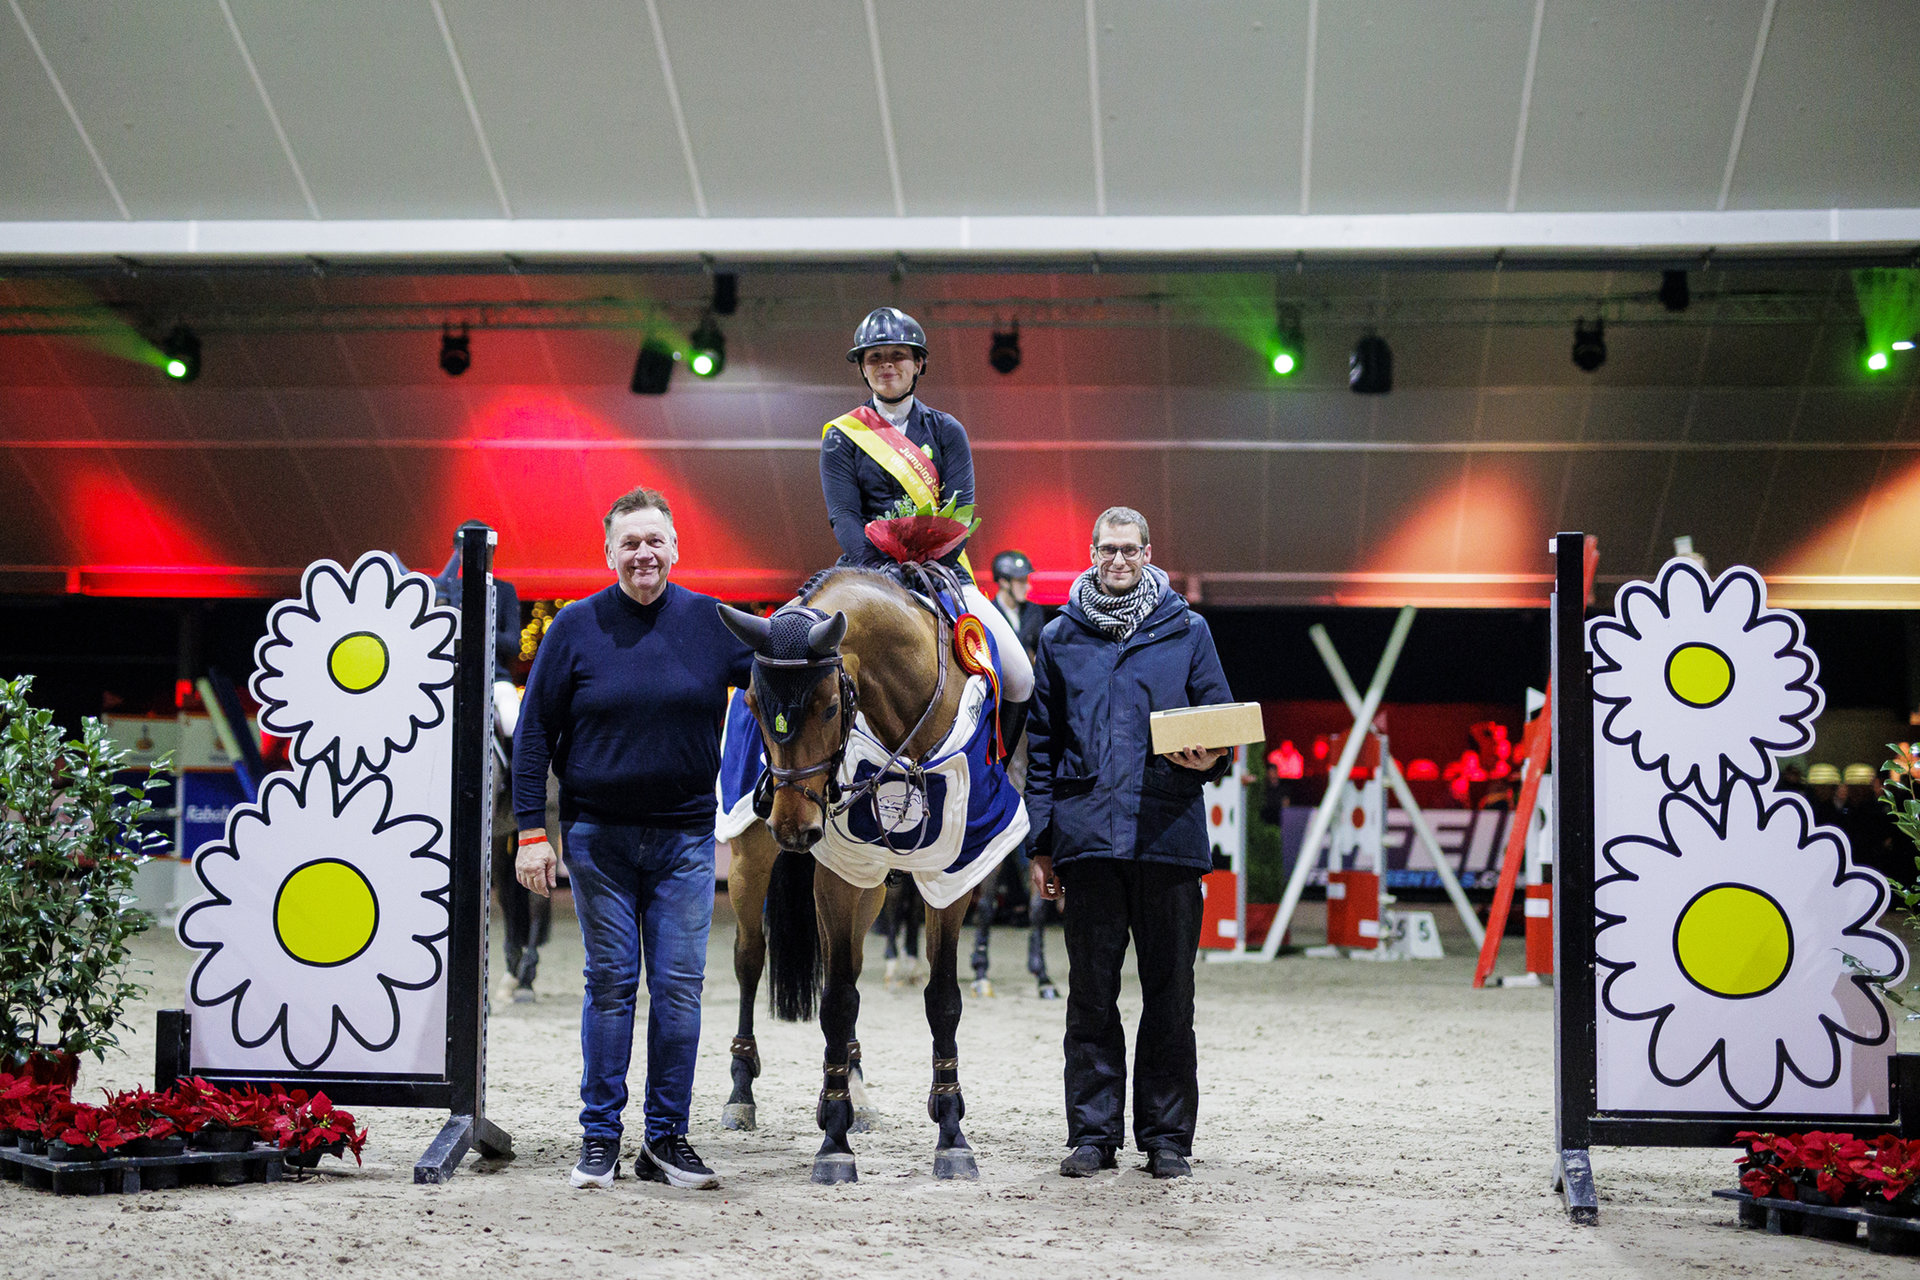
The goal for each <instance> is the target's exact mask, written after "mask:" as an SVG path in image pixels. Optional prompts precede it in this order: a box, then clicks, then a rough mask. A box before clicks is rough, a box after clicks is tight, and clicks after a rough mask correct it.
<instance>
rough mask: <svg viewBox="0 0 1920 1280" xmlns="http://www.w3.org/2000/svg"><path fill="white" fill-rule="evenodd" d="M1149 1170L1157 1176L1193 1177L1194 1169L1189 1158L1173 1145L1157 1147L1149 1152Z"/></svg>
mask: <svg viewBox="0 0 1920 1280" xmlns="http://www.w3.org/2000/svg"><path fill="white" fill-rule="evenodd" d="M1147 1172H1148V1173H1151V1174H1152V1175H1153V1176H1154V1177H1156V1178H1191V1177H1192V1176H1193V1169H1192V1167H1191V1166H1189V1165H1188V1164H1187V1158H1186V1157H1185V1156H1183V1155H1181V1154H1180V1153H1179V1152H1178V1151H1175V1150H1174V1149H1173V1148H1171V1147H1155V1148H1154V1149H1153V1150H1151V1151H1149V1152H1147Z"/></svg>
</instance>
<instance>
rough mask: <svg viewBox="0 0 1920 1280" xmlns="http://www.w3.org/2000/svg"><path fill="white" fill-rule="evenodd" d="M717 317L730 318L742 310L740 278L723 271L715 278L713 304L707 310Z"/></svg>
mask: <svg viewBox="0 0 1920 1280" xmlns="http://www.w3.org/2000/svg"><path fill="white" fill-rule="evenodd" d="M707 309H708V310H709V311H711V312H713V314H715V315H717V316H730V315H732V314H733V313H734V312H735V311H737V310H739V309H740V277H739V276H737V275H735V274H734V273H733V272H731V271H721V272H718V273H716V274H715V275H714V277H713V303H712V305H711V306H709V307H708V308H707Z"/></svg>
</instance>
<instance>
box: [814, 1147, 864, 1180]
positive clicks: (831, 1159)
mask: <svg viewBox="0 0 1920 1280" xmlns="http://www.w3.org/2000/svg"><path fill="white" fill-rule="evenodd" d="M813 1180H814V1181H815V1182H817V1183H819V1184H820V1185H821V1186H832V1185H833V1184H835V1183H838V1182H858V1181H860V1171H859V1169H857V1168H855V1167H854V1163H853V1153H852V1152H840V1151H829V1152H827V1153H826V1154H824V1155H817V1156H815V1157H814V1158H813Z"/></svg>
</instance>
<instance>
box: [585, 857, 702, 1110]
mask: <svg viewBox="0 0 1920 1280" xmlns="http://www.w3.org/2000/svg"><path fill="white" fill-rule="evenodd" d="M562 847H563V848H564V849H565V851H566V860H567V874H568V875H569V876H570V877H571V878H572V880H573V902H574V909H575V910H576V911H577V912H578V913H579V916H580V933H581V936H582V938H583V939H584V941H585V942H586V947H587V968H586V977H587V995H586V1000H585V1001H584V1002H583V1005H582V1008H581V1010H580V1053H581V1057H582V1058H583V1059H584V1060H585V1066H584V1068H583V1070H582V1071H581V1073H580V1102H581V1107H580V1127H581V1129H582V1130H583V1131H584V1132H585V1135H586V1136H587V1137H589V1138H615V1139H617V1138H619V1137H620V1134H621V1131H622V1125H621V1122H620V1113H621V1111H623V1110H624V1109H625V1108H626V1105H627V1065H628V1063H629V1062H631V1061H632V1059H633V1014H634V1004H635V999H636V997H637V996H638V994H639V990H640V961H641V957H642V956H643V955H644V956H645V958H646V966H647V1106H646V1118H647V1127H646V1136H647V1141H649V1142H654V1141H657V1140H659V1139H661V1138H665V1137H668V1136H670V1135H672V1134H677V1133H685V1132H686V1131H687V1113H688V1111H689V1109H690V1108H691V1106H692V1103H693V1063H694V1057H695V1055H696V1054H697V1053H698V1051H699V1048H700V988H701V984H702V981H703V979H704V977H705V974H706V967H707V932H708V930H709V929H710V928H711V927H712V925H713V832H712V831H704V832H698V831H675V830H672V829H670V828H665V827H641V826H627V825H622V824H614V823H606V824H601V823H594V822H586V821H577V822H569V823H567V824H566V827H565V838H564V844H563V845H562Z"/></svg>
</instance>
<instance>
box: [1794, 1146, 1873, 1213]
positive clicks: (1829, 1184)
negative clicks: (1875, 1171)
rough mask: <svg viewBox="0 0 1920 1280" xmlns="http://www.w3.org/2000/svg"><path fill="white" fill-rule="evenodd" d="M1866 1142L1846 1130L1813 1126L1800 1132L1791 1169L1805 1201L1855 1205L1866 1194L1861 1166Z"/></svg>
mask: <svg viewBox="0 0 1920 1280" xmlns="http://www.w3.org/2000/svg"><path fill="white" fill-rule="evenodd" d="M1866 1156H1867V1144H1866V1142H1865V1141H1864V1140H1863V1139H1860V1138H1856V1137H1854V1136H1853V1135H1852V1134H1850V1133H1824V1132H1821V1131H1819V1130H1815V1131H1813V1132H1810V1133H1804V1134H1802V1135H1800V1145H1799V1150H1798V1152H1797V1153H1796V1154H1795V1157H1794V1161H1793V1165H1792V1169H1791V1173H1792V1176H1793V1182H1794V1187H1795V1189H1796V1190H1798V1191H1799V1193H1800V1195H1799V1198H1800V1199H1801V1200H1804V1201H1805V1202H1806V1203H1808V1204H1818V1205H1841V1206H1850V1205H1857V1204H1859V1203H1860V1202H1861V1201H1862V1200H1863V1199H1865V1197H1866V1184H1865V1181H1864V1179H1863V1178H1862V1176H1861V1175H1862V1166H1863V1162H1864V1161H1865V1159H1866Z"/></svg>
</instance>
